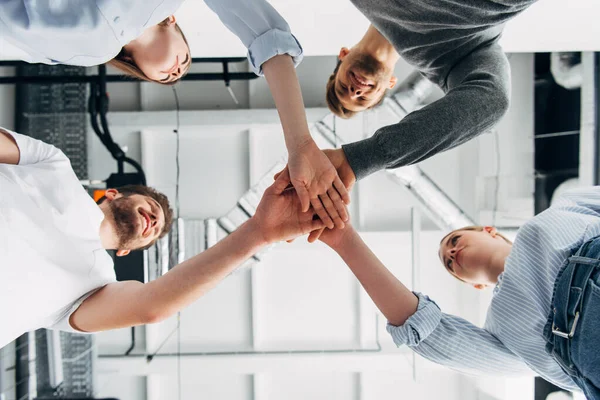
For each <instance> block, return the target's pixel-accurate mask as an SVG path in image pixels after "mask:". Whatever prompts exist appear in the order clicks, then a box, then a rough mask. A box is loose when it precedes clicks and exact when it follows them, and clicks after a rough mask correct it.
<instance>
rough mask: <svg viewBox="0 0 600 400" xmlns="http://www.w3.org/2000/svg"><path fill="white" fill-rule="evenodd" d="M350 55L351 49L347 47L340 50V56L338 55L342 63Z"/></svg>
mask: <svg viewBox="0 0 600 400" xmlns="http://www.w3.org/2000/svg"><path fill="white" fill-rule="evenodd" d="M348 54H350V49H349V48H347V47H342V48H341V49H340V54H339V55H338V59H339V60H340V61H341V60H343V59H344V58H346V56H347V55H348Z"/></svg>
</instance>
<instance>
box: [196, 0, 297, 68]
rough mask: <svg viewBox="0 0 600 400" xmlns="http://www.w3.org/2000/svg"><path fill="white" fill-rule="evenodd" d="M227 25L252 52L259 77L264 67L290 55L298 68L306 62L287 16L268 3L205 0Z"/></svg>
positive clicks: (252, 61)
mask: <svg viewBox="0 0 600 400" xmlns="http://www.w3.org/2000/svg"><path fill="white" fill-rule="evenodd" d="M204 2H205V3H206V5H208V7H209V8H210V9H211V10H213V11H214V12H215V13H216V14H217V15H218V16H219V18H220V19H221V21H222V22H223V24H224V25H225V26H226V27H227V28H228V29H229V30H230V31H231V32H233V33H234V34H235V35H236V36H237V37H238V38H239V39H240V40H241V41H242V43H243V44H244V46H246V48H247V49H248V61H249V62H250V65H251V66H252V70H253V71H254V72H255V73H256V74H257V75H262V67H261V66H262V64H263V63H264V62H266V61H268V60H269V59H271V58H273V57H275V56H276V55H278V54H288V55H290V56H291V57H292V59H293V60H294V65H298V64H299V63H300V61H302V46H300V43H299V42H298V40H297V39H296V37H295V36H294V35H292V33H291V31H290V27H289V25H288V24H287V22H286V21H285V19H283V17H282V16H281V15H280V14H279V13H278V12H277V11H276V10H275V9H274V8H273V7H272V6H271V5H270V4H269V3H268V2H267V1H265V0H204Z"/></svg>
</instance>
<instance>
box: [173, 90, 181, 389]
mask: <svg viewBox="0 0 600 400" xmlns="http://www.w3.org/2000/svg"><path fill="white" fill-rule="evenodd" d="M171 88H172V89H173V96H174V97H175V121H176V125H175V130H174V131H173V132H174V133H175V137H176V147H175V170H176V173H175V216H176V219H175V221H179V212H180V209H179V176H180V168H179V167H180V166H179V124H180V121H179V110H180V109H179V96H178V95H177V89H176V87H175V86H171ZM176 243H177V247H176V248H177V250H178V251H179V223H177V241H176ZM178 261H179V260H178ZM180 327H181V311H178V312H177V379H178V383H179V386H178V394H179V400H181V387H182V382H181V329H180Z"/></svg>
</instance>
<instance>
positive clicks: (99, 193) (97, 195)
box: [94, 189, 106, 202]
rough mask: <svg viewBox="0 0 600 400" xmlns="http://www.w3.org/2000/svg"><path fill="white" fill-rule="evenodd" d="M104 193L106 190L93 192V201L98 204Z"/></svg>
mask: <svg viewBox="0 0 600 400" xmlns="http://www.w3.org/2000/svg"><path fill="white" fill-rule="evenodd" d="M105 193H106V189H96V190H94V201H95V202H98V200H100V199H101V198H102V196H104V194H105Z"/></svg>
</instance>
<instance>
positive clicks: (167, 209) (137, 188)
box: [97, 185, 173, 250]
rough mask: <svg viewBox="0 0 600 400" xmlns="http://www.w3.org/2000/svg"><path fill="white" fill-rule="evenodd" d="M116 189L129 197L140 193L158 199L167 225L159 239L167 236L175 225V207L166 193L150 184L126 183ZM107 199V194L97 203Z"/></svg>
mask: <svg viewBox="0 0 600 400" xmlns="http://www.w3.org/2000/svg"><path fill="white" fill-rule="evenodd" d="M116 190H118V191H119V193H121V194H122V195H123V196H124V197H129V196H131V195H134V194H139V195H141V196H147V197H150V198H152V199H154V200H156V202H157V203H158V204H160V207H161V208H162V210H163V213H164V215H165V226H164V227H163V229H162V231H161V232H160V235H159V236H158V238H157V240H158V239H161V238H163V237H165V236H166V235H167V234H168V233H169V232H170V231H171V226H172V225H173V209H172V208H171V205H170V203H169V199H168V198H167V196H165V195H164V194H162V193H161V192H159V191H158V190H156V189H154V188H151V187H149V186H144V185H126V186H121V187H120V188H117V189H116ZM105 199H106V197H105V196H103V197H101V198H100V199H98V201H97V204H102V202H103V201H104V200H105ZM154 243H156V240H154V241H152V243H150V244H149V245H147V246H145V247H143V248H141V249H137V250H145V249H147V248H150V247H152V246H153V245H154Z"/></svg>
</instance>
